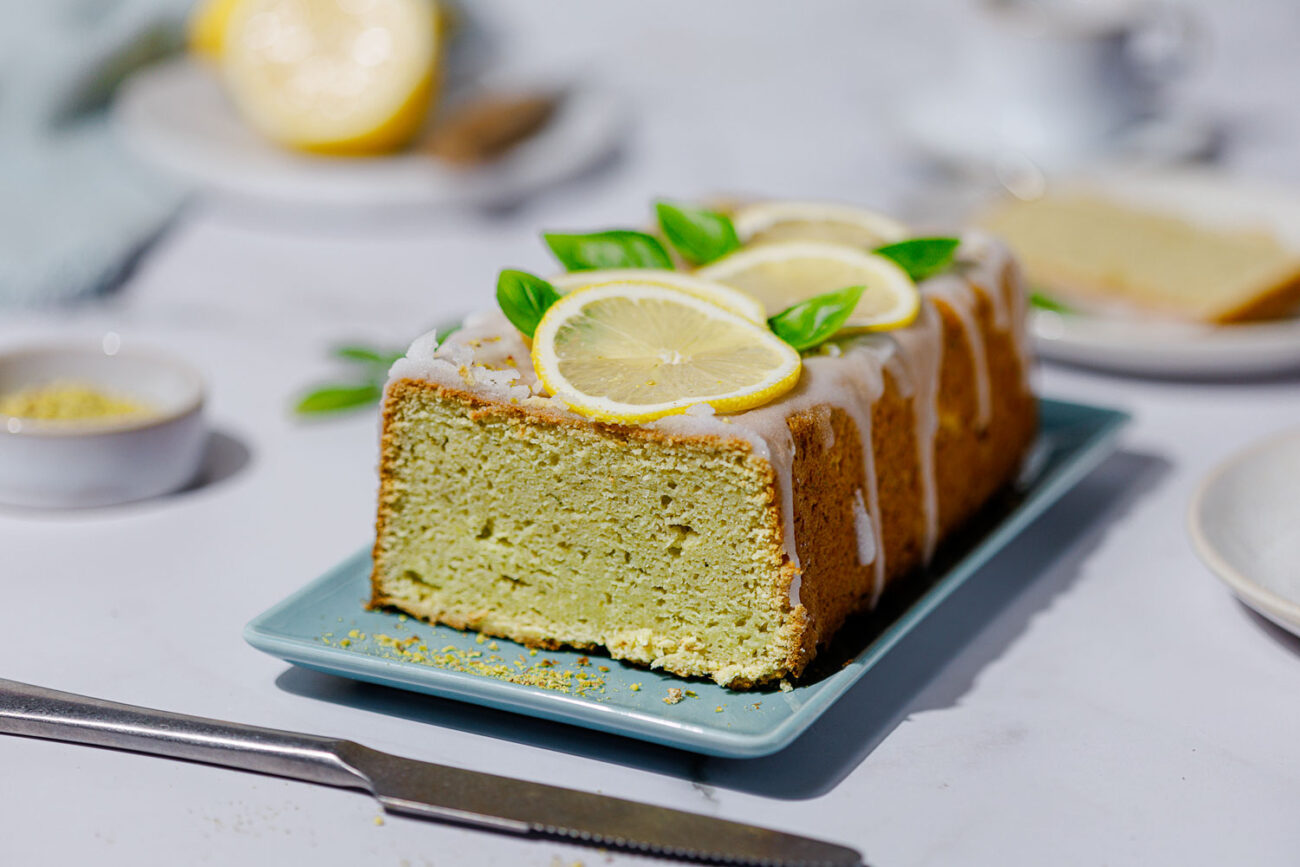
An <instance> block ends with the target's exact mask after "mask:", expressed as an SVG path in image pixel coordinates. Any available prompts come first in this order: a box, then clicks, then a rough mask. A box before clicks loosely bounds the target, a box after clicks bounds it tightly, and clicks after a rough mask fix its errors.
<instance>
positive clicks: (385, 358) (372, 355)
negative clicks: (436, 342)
mask: <svg viewBox="0 0 1300 867" xmlns="http://www.w3.org/2000/svg"><path fill="white" fill-rule="evenodd" d="M404 355H406V352H405V351H403V350H395V349H375V348H374V347H373V346H362V345H361V344H359V343H358V344H349V345H347V346H336V347H335V348H334V356H335V357H336V358H341V359H343V360H344V361H355V362H358V363H360V364H365V365H372V366H374V367H384V368H387V367H392V366H393V362H394V361H396V360H397V359H399V358H401V357H402V356H404Z"/></svg>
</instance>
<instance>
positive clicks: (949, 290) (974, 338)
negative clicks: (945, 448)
mask: <svg viewBox="0 0 1300 867" xmlns="http://www.w3.org/2000/svg"><path fill="white" fill-rule="evenodd" d="M921 291H922V294H923V295H924V296H925V297H926V298H929V299H938V300H941V301H943V302H944V303H945V304H947V306H948V308H949V309H950V310H952V312H953V314H954V315H955V316H956V317H957V321H958V322H960V323H961V327H962V332H963V333H964V334H965V335H966V344H967V345H968V346H969V347H970V353H971V366H972V367H973V368H974V370H975V424H976V425H977V426H978V427H980V428H986V427H988V425H989V421H990V420H991V419H992V415H993V394H992V388H991V386H990V383H989V361H988V353H987V352H986V351H985V348H984V332H983V331H981V330H980V327H979V321H978V319H977V318H976V309H977V308H976V297H975V291H974V289H972V288H971V284H970V282H969V281H968V280H967V279H966V278H965V277H964V276H962V275H961V274H959V273H956V272H949V273H946V274H940V275H938V276H937V277H931V278H930V279H929V280H926V281H925V283H924V284H923V285H922V287H921Z"/></svg>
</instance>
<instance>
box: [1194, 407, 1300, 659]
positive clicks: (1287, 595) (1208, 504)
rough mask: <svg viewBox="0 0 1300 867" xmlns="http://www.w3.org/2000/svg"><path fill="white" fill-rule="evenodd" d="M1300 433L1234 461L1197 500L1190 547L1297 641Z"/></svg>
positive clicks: (1203, 485)
mask: <svg viewBox="0 0 1300 867" xmlns="http://www.w3.org/2000/svg"><path fill="white" fill-rule="evenodd" d="M1297 490H1300V431H1294V432H1292V433H1289V434H1286V435H1284V436H1281V437H1277V438H1275V439H1272V440H1268V441H1266V442H1264V443H1262V444H1260V445H1257V446H1254V447H1253V448H1250V449H1247V450H1246V451H1244V452H1242V453H1241V454H1238V455H1236V456H1235V457H1232V458H1230V459H1229V460H1228V461H1226V462H1225V463H1223V464H1221V465H1220V466H1219V467H1218V468H1216V469H1215V470H1214V471H1213V472H1211V473H1210V475H1209V476H1208V477H1207V478H1206V479H1205V481H1204V482H1202V483H1201V486H1200V488H1199V489H1198V490H1197V491H1196V494H1195V495H1194V496H1193V497H1192V505H1191V509H1190V510H1189V513H1188V527H1189V529H1190V531H1191V534H1192V543H1193V545H1194V546H1195V547H1196V552H1197V553H1198V554H1199V555H1200V556H1201V559H1202V560H1204V561H1205V562H1206V564H1207V565H1209V567H1210V569H1212V570H1213V571H1214V573H1215V574H1216V575H1218V576H1219V578H1221V579H1223V582H1224V583H1225V584H1227V585H1228V587H1230V588H1231V589H1232V592H1233V593H1236V594H1237V596H1238V597H1239V598H1240V599H1241V601H1242V602H1244V603H1246V604H1247V605H1249V606H1250V607H1251V608H1253V609H1255V610H1256V611H1258V612H1259V613H1260V614H1262V615H1263V616H1264V617H1267V618H1268V619H1269V620H1271V621H1273V622H1274V623H1276V624H1277V625H1278V626H1280V627H1282V628H1283V629H1285V630H1287V631H1288V632H1293V633H1295V634H1296V635H1300V496H1297Z"/></svg>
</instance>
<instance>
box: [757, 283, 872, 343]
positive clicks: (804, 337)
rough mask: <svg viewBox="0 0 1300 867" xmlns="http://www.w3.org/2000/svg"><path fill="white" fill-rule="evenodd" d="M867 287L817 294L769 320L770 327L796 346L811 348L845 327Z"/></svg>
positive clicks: (850, 287) (852, 287)
mask: <svg viewBox="0 0 1300 867" xmlns="http://www.w3.org/2000/svg"><path fill="white" fill-rule="evenodd" d="M866 288H867V287H865V286H849V287H847V288H844V289H836V290H835V291H834V292H824V293H822V294H821V295H814V296H813V297H812V298H809V299H808V300H807V301H800V302H799V303H798V304H795V305H794V306H792V307H787V308H786V309H784V310H782V311H781V312H780V313H778V314H776V315H775V316H773V317H772V318H771V319H769V320H767V327H768V328H770V329H772V333H773V334H775V335H776V336H777V337H779V338H781V339H782V340H784V341H785V342H786V343H788V344H790V345H791V346H793V347H794V348H795V349H798V350H800V351H802V350H804V349H811V348H812V347H814V346H816V345H817V344H819V343H824V342H825V341H827V340H829V339H830V338H831V337H832V336H833V335H834V334H835V332H836V331H839V330H840V329H841V328H842V327H844V323H845V321H847V320H848V318H849V316H850V315H852V313H853V308H855V307H857V306H858V299H860V298H861V297H862V293H863V292H864V291H866Z"/></svg>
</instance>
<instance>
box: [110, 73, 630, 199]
mask: <svg viewBox="0 0 1300 867" xmlns="http://www.w3.org/2000/svg"><path fill="white" fill-rule="evenodd" d="M519 81H525V82H526V84H522V85H521V84H519V83H518V82H519ZM548 81H549V79H548ZM556 83H557V84H558V82H556ZM499 87H500V88H501V89H506V88H508V87H509V82H502V83H500V85H499ZM521 87H526V88H528V89H530V90H536V89H540V88H542V87H543V85H540V84H539V83H538V80H537V77H532V78H527V79H523V78H520V79H517V80H516V85H515V89H519V88H521ZM113 119H114V121H115V123H116V125H117V128H118V130H119V131H120V133H121V135H122V137H123V138H124V139H125V141H126V142H127V143H128V145H129V146H130V147H131V148H132V149H133V150H134V151H135V152H137V153H138V154H139V155H140V156H141V157H142V158H144V159H145V160H147V161H149V162H152V163H154V164H155V165H157V166H159V167H160V168H162V169H164V170H166V171H168V172H170V173H172V174H175V175H177V176H178V177H180V178H181V179H182V180H184V181H186V182H187V183H191V184H193V185H195V186H197V187H198V188H200V189H201V190H204V191H206V192H208V193H213V194H217V195H219V196H222V197H225V198H228V199H234V200H238V201H239V202H241V203H243V204H253V205H256V206H264V205H273V206H279V207H285V208H290V209H296V210H301V211H304V212H308V213H312V214H319V213H320V212H321V211H322V210H335V211H342V210H350V211H354V212H355V211H359V212H361V213H362V214H364V213H373V212H376V211H388V210H392V209H403V208H411V207H429V206H447V205H477V206H487V205H505V204H511V203H514V202H517V201H518V200H519V199H521V198H523V197H524V196H526V195H528V194H530V193H533V192H536V191H537V190H539V189H541V188H543V187H546V186H549V185H551V184H554V183H556V182H558V181H562V180H564V179H566V178H568V177H571V176H573V175H575V174H577V173H578V172H580V171H581V170H582V169H584V168H586V167H588V166H590V165H591V164H593V163H595V162H596V161H598V160H600V159H601V158H602V157H604V156H606V155H607V154H609V153H610V151H612V150H613V148H614V147H615V146H616V145H617V144H618V142H619V140H620V139H621V137H622V134H623V131H624V128H625V113H624V111H623V108H622V106H621V104H620V103H619V101H618V100H617V99H615V98H614V97H613V96H612V94H610V93H608V92H606V91H602V90H600V89H598V88H594V87H590V86H585V85H584V86H583V87H578V88H573V89H572V90H571V91H570V92H569V94H568V96H567V97H566V98H565V100H564V101H563V102H562V103H561V105H560V108H559V110H558V111H557V112H556V115H555V117H554V118H553V119H552V120H551V122H550V123H549V124H547V126H546V127H545V128H544V129H543V130H542V131H541V132H539V133H538V134H537V135H535V136H534V137H533V138H531V139H529V140H528V141H525V142H523V143H521V144H520V145H519V146H518V147H516V148H514V149H513V150H512V151H511V152H510V153H509V154H507V155H506V156H504V157H503V158H502V159H500V160H498V161H496V162H494V163H492V164H491V165H488V166H484V167H481V168H474V169H468V170H457V169H453V168H451V167H448V166H445V165H443V164H441V163H439V162H438V161H437V160H435V159H433V158H432V157H428V156H424V155H419V154H412V153H405V154H396V155H393V156H390V157H380V158H373V159H356V158H352V159H347V158H329V157H313V156H309V155H303V154H296V153H291V152H289V151H287V150H284V149H281V148H278V147H276V146H274V145H272V144H270V143H268V142H266V141H264V140H263V139H261V138H260V137H259V136H258V135H257V134H256V133H255V132H254V131H253V130H251V129H249V127H248V126H247V125H246V124H245V123H244V122H243V121H242V120H241V119H240V118H239V116H238V115H237V114H236V113H235V110H234V108H233V106H232V105H231V104H230V102H229V101H228V100H227V99H226V97H225V95H224V94H223V93H222V91H221V87H220V85H219V82H218V81H217V80H216V76H215V74H214V73H213V72H211V71H210V70H207V69H204V68H202V67H201V66H200V65H199V64H196V63H194V62H192V61H190V60H187V59H180V60H175V61H171V62H168V63H163V64H158V65H155V66H150V67H146V68H145V69H143V70H141V71H140V72H138V73H136V74H135V75H134V76H132V77H131V79H130V80H129V81H128V82H126V84H125V85H124V86H123V87H122V89H121V90H120V91H119V95H118V97H117V100H116V101H115V103H114V106H113Z"/></svg>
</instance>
